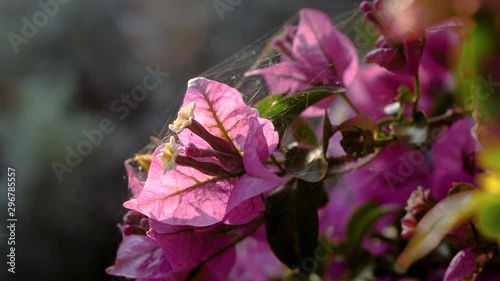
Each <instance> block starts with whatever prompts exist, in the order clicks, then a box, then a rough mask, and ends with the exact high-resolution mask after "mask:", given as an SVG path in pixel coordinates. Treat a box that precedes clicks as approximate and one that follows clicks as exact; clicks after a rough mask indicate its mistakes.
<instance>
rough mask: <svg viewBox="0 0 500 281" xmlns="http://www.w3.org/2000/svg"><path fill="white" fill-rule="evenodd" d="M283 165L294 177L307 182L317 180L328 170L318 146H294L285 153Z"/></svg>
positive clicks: (322, 177) (321, 178)
mask: <svg viewBox="0 0 500 281" xmlns="http://www.w3.org/2000/svg"><path fill="white" fill-rule="evenodd" d="M285 167H286V169H287V171H288V172H289V173H290V174H291V175H292V176H293V177H295V178H299V179H302V180H305V181H308V182H319V181H321V180H323V179H324V177H325V176H326V173H327V171H328V162H327V161H326V159H325V157H324V156H323V153H322V150H321V149H320V148H315V149H310V148H307V147H304V146H296V147H293V148H292V149H290V150H288V151H287V153H286V159H285Z"/></svg>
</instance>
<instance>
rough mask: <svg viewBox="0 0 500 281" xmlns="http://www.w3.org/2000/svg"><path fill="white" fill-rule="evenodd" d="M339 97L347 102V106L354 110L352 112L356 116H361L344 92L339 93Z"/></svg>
mask: <svg viewBox="0 0 500 281" xmlns="http://www.w3.org/2000/svg"><path fill="white" fill-rule="evenodd" d="M340 96H342V98H343V99H344V100H345V101H346V102H347V104H349V106H350V107H351V108H352V110H354V112H356V114H358V115H359V114H361V112H360V111H359V109H358V108H357V107H356V106H355V105H354V103H352V101H351V100H350V99H349V98H348V97H347V95H346V92H343V93H340Z"/></svg>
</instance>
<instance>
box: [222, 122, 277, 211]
mask: <svg viewBox="0 0 500 281" xmlns="http://www.w3.org/2000/svg"><path fill="white" fill-rule="evenodd" d="M259 122H262V123H259ZM249 123H250V131H249V132H248V137H247V139H246V142H245V148H244V153H243V164H244V165H245V170H246V172H247V173H246V174H245V175H243V176H242V177H241V178H240V179H238V181H237V182H236V183H235V186H234V189H233V191H232V192H231V197H230V198H229V202H228V207H227V209H228V210H232V209H233V208H235V207H237V206H238V205H239V204H241V203H242V202H243V201H245V200H248V199H250V198H252V197H254V196H257V195H259V194H261V193H263V192H266V191H269V190H271V189H273V188H275V187H277V186H278V185H280V184H281V183H282V182H284V181H285V180H286V179H285V178H280V177H278V176H277V175H276V174H274V173H273V172H271V171H270V170H269V169H268V168H267V167H266V166H264V164H263V163H262V162H263V161H264V160H266V159H267V158H268V157H269V156H270V155H271V152H272V151H273V150H274V149H275V147H276V145H277V143H278V137H279V136H278V134H277V132H275V131H274V127H273V125H272V123H271V122H270V121H269V120H266V119H261V118H251V119H250V120H249ZM269 139H272V141H271V142H270V143H269V142H268V140H269Z"/></svg>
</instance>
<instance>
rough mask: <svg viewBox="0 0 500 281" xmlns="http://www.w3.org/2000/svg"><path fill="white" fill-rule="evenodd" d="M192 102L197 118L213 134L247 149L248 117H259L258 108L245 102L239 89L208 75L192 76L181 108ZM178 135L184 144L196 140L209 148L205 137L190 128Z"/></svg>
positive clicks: (235, 145) (198, 145)
mask: <svg viewBox="0 0 500 281" xmlns="http://www.w3.org/2000/svg"><path fill="white" fill-rule="evenodd" d="M191 102H195V103H196V109H195V111H194V115H195V120H196V121H198V122H199V123H200V124H201V125H202V126H203V127H205V128H206V129H207V130H208V131H209V132H210V133H211V134H212V135H214V136H217V137H220V138H222V139H225V140H226V141H227V142H229V143H231V144H232V145H234V147H235V148H236V149H238V150H240V151H241V150H243V145H244V143H245V137H244V136H246V135H247V132H248V118H250V117H257V116H258V111H257V110H256V109H254V108H252V107H249V106H247V105H246V104H245V102H244V101H243V98H242V96H241V93H240V92H238V90H236V89H234V88H232V87H229V86H228V85H226V84H223V83H219V82H216V81H212V80H208V79H205V78H195V79H191V80H190V81H189V83H188V89H187V92H186V96H185V97H184V103H183V104H182V106H181V108H183V107H186V106H188V104H190V103H191ZM178 136H179V139H180V141H181V142H182V143H183V144H188V143H192V144H194V145H196V146H197V147H198V148H208V147H209V146H208V144H207V143H206V142H205V141H204V140H203V139H201V138H200V137H199V136H197V135H195V134H193V133H192V132H190V131H189V130H184V131H182V132H180V133H179V134H178ZM242 136H243V137H242Z"/></svg>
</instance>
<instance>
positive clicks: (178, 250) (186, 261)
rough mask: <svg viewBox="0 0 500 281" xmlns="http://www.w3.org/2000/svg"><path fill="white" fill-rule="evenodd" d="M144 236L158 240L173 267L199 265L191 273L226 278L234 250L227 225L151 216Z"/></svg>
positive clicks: (190, 268)
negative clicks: (184, 223) (179, 222)
mask: <svg viewBox="0 0 500 281" xmlns="http://www.w3.org/2000/svg"><path fill="white" fill-rule="evenodd" d="M148 236H149V237H151V238H153V239H155V240H156V241H157V242H158V243H159V245H160V246H161V249H163V253H164V255H165V257H166V260H167V261H168V262H169V264H170V266H171V267H172V270H173V271H175V272H189V271H193V270H196V268H197V267H198V266H199V267H200V268H199V269H197V270H199V271H200V272H197V273H196V274H195V275H194V276H195V277H197V278H199V277H200V276H198V274H201V275H210V276H211V277H212V279H210V280H227V276H228V275H229V272H230V270H231V267H232V266H233V263H234V260H235V252H236V251H235V248H234V247H233V246H232V245H231V243H232V241H233V239H234V233H232V230H231V227H230V226H228V225H223V224H216V225H212V226H209V227H192V226H177V225H167V224H164V223H161V222H158V221H155V220H151V229H150V230H149V232H148ZM195 280H203V279H195Z"/></svg>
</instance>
